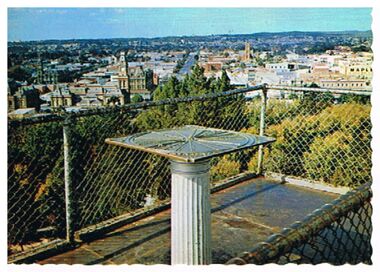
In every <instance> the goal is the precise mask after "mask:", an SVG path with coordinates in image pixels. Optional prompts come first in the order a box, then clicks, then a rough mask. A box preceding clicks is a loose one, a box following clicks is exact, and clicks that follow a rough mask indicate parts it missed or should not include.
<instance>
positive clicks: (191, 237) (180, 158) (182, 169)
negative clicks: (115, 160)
mask: <svg viewBox="0 0 380 272" xmlns="http://www.w3.org/2000/svg"><path fill="white" fill-rule="evenodd" d="M274 141H275V139H274V138H269V137H264V136H256V135H252V134H247V133H241V132H235V131H229V130H221V129H213V128H205V127H200V126H184V127H179V128H172V129H165V130H158V131H150V132H144V133H137V134H133V135H129V136H127V137H122V138H110V139H106V143H109V144H113V145H118V146H121V147H126V148H132V149H137V150H141V151H145V152H149V153H153V154H156V155H160V156H163V157H166V158H168V159H169V160H170V162H171V174H172V188H171V263H172V264H194V265H195V264H210V263H211V208H210V174H209V170H210V163H209V162H210V159H211V158H213V157H216V156H221V155H224V154H228V153H232V152H236V151H240V150H243V149H247V148H251V147H253V146H257V145H264V144H268V143H271V142H274Z"/></svg>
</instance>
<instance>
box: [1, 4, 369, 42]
mask: <svg viewBox="0 0 380 272" xmlns="http://www.w3.org/2000/svg"><path fill="white" fill-rule="evenodd" d="M371 22H372V19H371V8H8V41H15V40H22V41H27V40H46V39H73V38H75V39H81V38H82V39H97V38H134V37H146V38H152V37H165V36H183V35H186V36H191V35H211V34H248V33H257V32H282V31H344V30H370V29H371Z"/></svg>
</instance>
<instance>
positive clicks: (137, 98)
mask: <svg viewBox="0 0 380 272" xmlns="http://www.w3.org/2000/svg"><path fill="white" fill-rule="evenodd" d="M143 101H144V98H143V97H142V95H140V94H134V95H133V96H132V99H131V102H132V103H140V102H143Z"/></svg>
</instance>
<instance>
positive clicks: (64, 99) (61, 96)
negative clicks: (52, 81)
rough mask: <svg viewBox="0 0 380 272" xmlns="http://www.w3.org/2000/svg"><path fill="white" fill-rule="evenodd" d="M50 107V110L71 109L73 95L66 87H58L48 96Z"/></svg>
mask: <svg viewBox="0 0 380 272" xmlns="http://www.w3.org/2000/svg"><path fill="white" fill-rule="evenodd" d="M50 105H51V107H52V108H59V107H71V106H73V105H74V95H73V94H72V93H71V92H70V90H69V89H68V88H67V87H61V86H59V87H58V89H57V90H55V91H54V92H52V93H51V95H50Z"/></svg>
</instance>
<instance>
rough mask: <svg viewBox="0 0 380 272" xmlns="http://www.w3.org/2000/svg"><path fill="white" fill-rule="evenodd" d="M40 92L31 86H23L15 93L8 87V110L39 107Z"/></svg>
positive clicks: (37, 108)
mask: <svg viewBox="0 0 380 272" xmlns="http://www.w3.org/2000/svg"><path fill="white" fill-rule="evenodd" d="M40 106H41V100H40V94H39V92H38V90H37V89H35V88H34V87H33V86H23V87H20V88H19V89H18V91H16V92H15V93H13V92H12V91H11V89H10V88H8V112H9V111H15V110H17V109H26V108H34V109H36V110H37V111H38V110H39V109H40Z"/></svg>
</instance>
